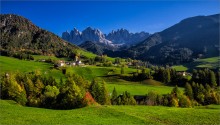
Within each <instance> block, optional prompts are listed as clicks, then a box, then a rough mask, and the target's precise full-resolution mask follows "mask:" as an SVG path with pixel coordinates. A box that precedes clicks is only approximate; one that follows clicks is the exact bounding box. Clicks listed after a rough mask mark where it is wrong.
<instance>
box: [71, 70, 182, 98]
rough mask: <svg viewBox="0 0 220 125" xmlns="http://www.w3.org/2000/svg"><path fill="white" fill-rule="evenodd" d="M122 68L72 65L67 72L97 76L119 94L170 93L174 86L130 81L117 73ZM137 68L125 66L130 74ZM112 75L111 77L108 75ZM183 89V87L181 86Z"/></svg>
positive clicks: (90, 77)
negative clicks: (121, 77)
mask: <svg viewBox="0 0 220 125" xmlns="http://www.w3.org/2000/svg"><path fill="white" fill-rule="evenodd" d="M120 69H121V68H118V67H97V66H87V67H70V68H68V70H67V72H69V73H76V74H78V75H80V76H82V77H84V78H85V79H87V80H90V81H91V80H92V79H94V78H96V80H98V81H102V80H104V81H105V82H106V83H107V88H108V91H109V92H110V93H111V92H112V90H113V89H114V87H115V88H116V90H117V92H118V94H121V93H123V92H124V91H128V92H130V93H131V94H132V95H146V94H147V93H148V92H149V91H155V92H157V93H158V94H167V93H170V92H171V90H172V89H173V87H171V86H165V85H163V83H161V82H158V81H155V80H145V81H142V82H130V81H125V80H122V79H119V78H118V77H117V76H115V75H119V74H120ZM136 71H137V69H132V68H125V73H126V74H129V73H132V72H136ZM107 75H110V76H109V77H106V76H107ZM180 90H182V91H183V88H180Z"/></svg>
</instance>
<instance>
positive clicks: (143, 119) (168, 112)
mask: <svg viewBox="0 0 220 125" xmlns="http://www.w3.org/2000/svg"><path fill="white" fill-rule="evenodd" d="M0 114H1V115H0V124H11V125H14V124H17V125H20V124H45V125H48V124H53V125H54V124H90V125H91V124H92V125H95V124H109V125H110V124H112V125H115V124H120V125H128V124H135V125H144V124H159V125H166V124H167V125H170V124H173V125H176V124H184V125H185V124H199V125H201V124H206V125H210V124H216V125H217V124H220V121H219V119H220V106H219V105H210V106H207V107H197V108H174V107H163V106H91V107H85V108H80V109H73V110H50V109H42V108H33V107H23V106H20V105H17V104H16V103H15V102H14V101H6V100H0Z"/></svg>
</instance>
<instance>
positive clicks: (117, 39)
mask: <svg viewBox="0 0 220 125" xmlns="http://www.w3.org/2000/svg"><path fill="white" fill-rule="evenodd" d="M149 36H150V34H149V33H147V32H144V31H142V32H139V33H130V32H129V31H128V30H126V29H123V28H122V29H118V30H116V31H114V30H113V31H112V32H111V33H109V34H108V35H106V39H108V40H110V41H112V42H113V43H115V44H128V45H134V44H136V43H138V42H141V41H143V40H145V39H146V38H147V37H149Z"/></svg>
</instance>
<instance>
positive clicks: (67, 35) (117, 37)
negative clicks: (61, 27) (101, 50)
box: [62, 27, 149, 47]
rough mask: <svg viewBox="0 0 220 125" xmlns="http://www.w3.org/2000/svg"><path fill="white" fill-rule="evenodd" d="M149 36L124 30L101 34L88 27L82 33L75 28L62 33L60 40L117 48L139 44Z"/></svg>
mask: <svg viewBox="0 0 220 125" xmlns="http://www.w3.org/2000/svg"><path fill="white" fill-rule="evenodd" d="M148 36H149V33H146V32H140V33H130V32H129V31H128V30H126V29H118V30H117V31H112V32H111V33H109V34H107V35H106V34H103V33H102V32H101V31H100V30H99V29H95V28H91V27H88V28H86V29H85V30H83V31H82V32H80V31H78V30H77V29H76V28H74V29H73V30H71V31H70V32H67V31H66V32H63V33H62V38H63V39H64V40H67V41H69V42H71V43H73V44H76V45H80V44H82V43H83V42H85V41H93V42H96V43H97V44H99V43H101V44H105V45H109V46H115V47H118V46H120V45H123V44H127V45H132V44H136V43H137V42H141V41H143V40H144V39H146V38H147V37H148Z"/></svg>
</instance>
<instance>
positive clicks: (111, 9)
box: [1, 0, 220, 36]
mask: <svg viewBox="0 0 220 125" xmlns="http://www.w3.org/2000/svg"><path fill="white" fill-rule="evenodd" d="M219 6H220V1H219V0H196V1H195V0H194V1H192V0H188V1H186V0H185V1H182V0H181V1H178V0H172V1H166V0H163V1H158V0H157V1H138V2H135V1H90V2H89V1H82V2H80V1H78V2H77V1H71V0H69V1H64V2H63V1H32V2H27V1H20V2H18V1H17V2H16V1H1V13H3V14H7V13H13V14H18V15H21V16H24V17H25V18H28V19H30V20H31V21H32V22H33V23H34V24H36V25H37V26H40V27H41V28H43V29H46V30H49V31H51V32H53V33H55V34H57V35H59V36H60V35H61V34H62V32H63V31H66V30H68V31H70V30H71V29H73V28H74V27H76V28H77V29H79V30H80V31H82V30H83V29H85V28H86V27H88V26H91V27H93V28H98V29H100V30H101V31H103V32H104V33H109V32H111V31H112V30H116V29H119V28H125V29H128V30H129V31H131V32H140V31H146V32H150V33H154V32H159V31H162V30H164V29H165V28H168V27H170V26H172V25H174V24H176V23H178V22H179V21H181V20H182V19H185V18H188V17H192V16H198V15H212V14H217V13H220V9H219Z"/></svg>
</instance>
